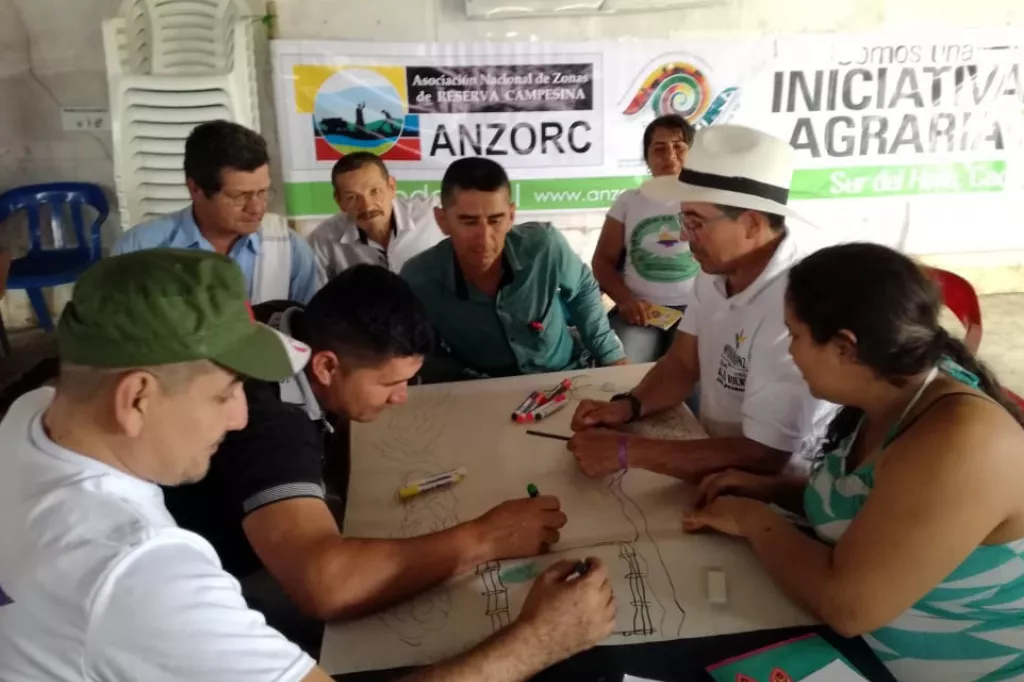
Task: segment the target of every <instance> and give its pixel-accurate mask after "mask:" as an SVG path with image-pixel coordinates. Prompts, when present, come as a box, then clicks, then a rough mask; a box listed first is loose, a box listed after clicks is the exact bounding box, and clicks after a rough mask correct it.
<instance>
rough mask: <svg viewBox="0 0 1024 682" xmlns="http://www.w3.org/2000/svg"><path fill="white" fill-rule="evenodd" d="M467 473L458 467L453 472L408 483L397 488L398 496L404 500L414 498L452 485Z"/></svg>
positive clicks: (464, 469) (464, 468)
mask: <svg viewBox="0 0 1024 682" xmlns="http://www.w3.org/2000/svg"><path fill="white" fill-rule="evenodd" d="M468 473H469V470H467V469H466V467H459V468H458V469H456V470H454V471H446V472H444V473H443V474H437V475H436V476H431V477H429V478H425V479H423V480H422V481H416V482H415V483H410V484H409V485H407V486H405V487H404V488H399V490H398V496H399V497H401V498H402V499H403V500H405V499H408V498H410V497H415V496H416V495H419V494H420V493H425V492H427V491H428V490H433V489H435V488H444V487H446V486H449V485H454V484H455V483H458V482H459V481H461V480H462V479H463V478H465V477H466V474H468Z"/></svg>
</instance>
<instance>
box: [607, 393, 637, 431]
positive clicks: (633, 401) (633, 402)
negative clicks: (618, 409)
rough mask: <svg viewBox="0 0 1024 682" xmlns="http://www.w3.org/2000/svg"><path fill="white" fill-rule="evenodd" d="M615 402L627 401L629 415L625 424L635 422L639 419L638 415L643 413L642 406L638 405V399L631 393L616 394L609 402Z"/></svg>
mask: <svg viewBox="0 0 1024 682" xmlns="http://www.w3.org/2000/svg"><path fill="white" fill-rule="evenodd" d="M616 400H628V401H629V408H630V410H631V412H630V415H629V419H627V420H626V423H627V424H630V423H632V422H635V421H636V420H637V419H639V418H640V415H641V413H642V412H643V405H641V404H640V398H637V397H636V396H635V395H633V394H632V393H616V394H615V395H613V396H612V400H611V402H613V403H614V402H615V401H616Z"/></svg>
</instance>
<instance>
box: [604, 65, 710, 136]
mask: <svg viewBox="0 0 1024 682" xmlns="http://www.w3.org/2000/svg"><path fill="white" fill-rule="evenodd" d="M648 102H649V103H650V106H651V109H653V110H654V113H655V115H656V116H664V115H665V114H678V115H680V116H682V117H683V118H685V119H686V120H687V121H689V122H690V123H696V122H697V121H699V120H700V118H701V116H703V115H704V112H705V111H707V109H708V106H710V104H711V86H710V84H709V83H708V79H707V78H706V77H705V76H704V73H703V72H701V70H700V69H698V68H697V67H695V66H693V65H692V64H688V63H686V62H673V63H671V64H664V65H662V66H661V67H659V68H658V69H656V70H655V71H653V72H651V73H650V74H649V75H648V76H647V78H645V79H644V81H643V83H642V84H641V86H640V89H639V90H638V91H637V93H636V95H634V96H633V99H632V100H630V102H629V105H628V106H627V107H626V109H625V111H624V112H623V113H625V114H627V115H632V114H636V113H639V112H640V111H641V110H642V109H643V108H644V106H645V105H647V103H648Z"/></svg>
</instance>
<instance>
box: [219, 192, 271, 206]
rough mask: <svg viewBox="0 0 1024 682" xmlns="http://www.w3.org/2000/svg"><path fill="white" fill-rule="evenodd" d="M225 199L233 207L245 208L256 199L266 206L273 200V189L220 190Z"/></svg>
mask: <svg viewBox="0 0 1024 682" xmlns="http://www.w3.org/2000/svg"><path fill="white" fill-rule="evenodd" d="M221 194H222V195H223V196H224V198H225V199H227V200H228V202H229V203H230V204H231V205H232V206H234V207H235V208H245V207H246V206H248V205H249V202H250V201H256V202H258V203H260V204H263V205H264V206H266V205H267V204H269V203H270V202H271V201H273V200H274V196H275V194H274V190H272V189H261V190H259V191H257V192H235V193H228V192H221Z"/></svg>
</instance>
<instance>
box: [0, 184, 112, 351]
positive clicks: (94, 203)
mask: <svg viewBox="0 0 1024 682" xmlns="http://www.w3.org/2000/svg"><path fill="white" fill-rule="evenodd" d="M44 206H46V207H48V208H49V213H50V224H51V226H52V229H53V233H54V235H55V239H57V236H56V235H62V234H63V229H62V228H63V221H64V215H65V211H64V209H65V206H67V207H68V208H69V209H70V210H69V213H70V214H71V222H72V225H73V226H74V230H75V239H76V244H75V245H74V246H71V247H63V246H60V245H59V244H60V240H58V241H57V244H58V246H57V247H56V248H46V247H44V246H43V240H42V222H41V218H42V211H41V209H42V208H43V207H44ZM83 206H91V207H92V208H93V209H95V210H96V212H97V213H99V215H98V216H97V218H96V220H94V221H93V223H92V224H91V225H89V226H88V232H87V231H86V225H85V217H84V215H83V213H84V212H83ZM22 211H24V212H25V213H26V215H27V217H28V232H29V248H28V253H27V254H26V255H25V256H23V257H21V258H16V259H14V260H13V261H11V272H10V275H9V277H8V279H7V288H8V289H24V290H25V291H26V292H27V293H28V298H29V301H31V303H32V308H33V310H35V313H36V318H38V320H39V326H40V327H42V328H43V329H45V330H46V331H53V319H52V318H51V317H50V311H49V309H48V308H47V306H46V299H45V298H43V289H45V288H46V287H55V286H59V285H61V284H70V283H71V282H74V281H75V280H76V279H78V276H79V275H81V274H82V272H84V271H85V270H86V269H87V268H88V267H89V266H90V265H92V264H93V263H94V262H96V261H97V260H99V258H100V228H101V227H102V226H103V221H105V220H106V219H107V216H108V215H109V214H110V206H109V205H108V204H107V198H106V197H105V196H104V195H103V190H102V189H100V187H99V186H98V185H92V184H89V183H84V182H57V183H52V184H47V185H28V186H26V187H18V188H15V189H12V190H9V191H7V192H4V193H3V194H0V223H3V222H5V221H7V220H8V219H9V218H10V217H11V216H13V215H15V214H16V213H20V212H22Z"/></svg>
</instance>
